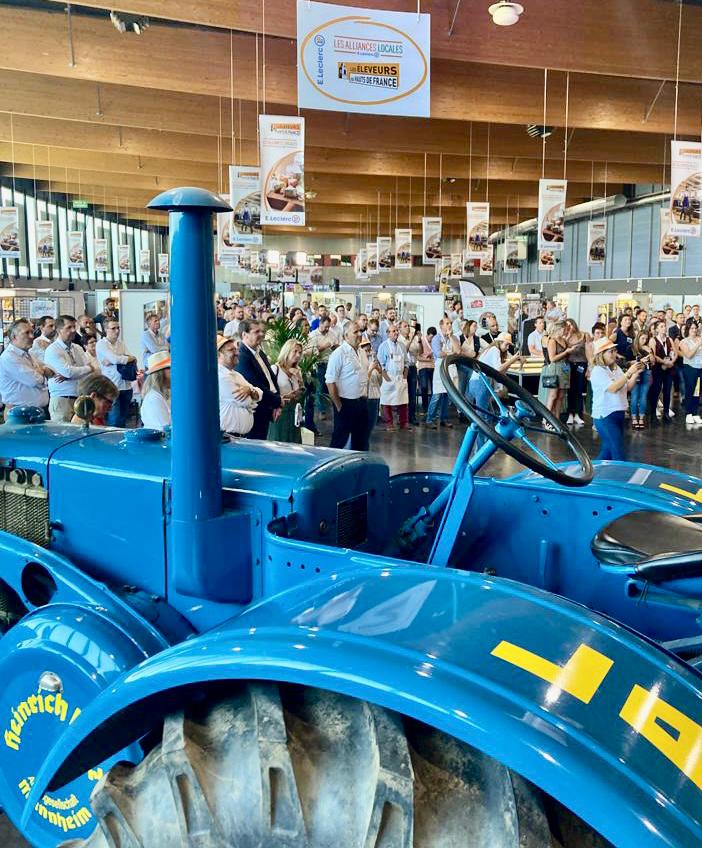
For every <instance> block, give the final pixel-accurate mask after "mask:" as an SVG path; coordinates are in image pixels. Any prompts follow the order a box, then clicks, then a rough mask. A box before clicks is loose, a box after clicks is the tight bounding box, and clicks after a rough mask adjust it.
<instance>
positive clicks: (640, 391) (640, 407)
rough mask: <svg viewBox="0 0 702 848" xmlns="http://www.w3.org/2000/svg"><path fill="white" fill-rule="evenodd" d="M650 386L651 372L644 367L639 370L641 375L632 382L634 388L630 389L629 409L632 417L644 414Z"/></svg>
mask: <svg viewBox="0 0 702 848" xmlns="http://www.w3.org/2000/svg"><path fill="white" fill-rule="evenodd" d="M650 388H651V372H650V371H649V370H648V369H646V370H645V371H642V372H641V376H640V377H639V379H638V380H637V381H636V383H634V388H633V389H632V390H631V395H630V397H629V401H630V404H631V406H630V409H631V415H632V417H635V418H638V417H643V416H644V415H645V414H646V411H647V407H646V404H647V402H648V391H649V389H650Z"/></svg>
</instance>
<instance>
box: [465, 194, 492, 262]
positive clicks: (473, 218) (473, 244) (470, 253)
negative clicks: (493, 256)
mask: <svg viewBox="0 0 702 848" xmlns="http://www.w3.org/2000/svg"><path fill="white" fill-rule="evenodd" d="M489 226H490V204H489V203H466V234H467V235H466V251H465V252H466V256H467V257H468V258H469V259H480V258H481V257H482V256H483V254H484V253H486V252H487V246H488V229H489Z"/></svg>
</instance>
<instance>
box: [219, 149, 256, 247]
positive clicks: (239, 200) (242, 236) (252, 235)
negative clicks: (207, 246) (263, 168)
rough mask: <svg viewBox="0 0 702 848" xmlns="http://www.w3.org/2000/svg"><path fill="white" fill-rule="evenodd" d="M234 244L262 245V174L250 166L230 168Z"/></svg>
mask: <svg viewBox="0 0 702 848" xmlns="http://www.w3.org/2000/svg"><path fill="white" fill-rule="evenodd" d="M229 197H230V204H231V207H232V213H231V232H229V233H228V235H227V237H228V238H229V239H231V242H232V244H261V243H262V242H263V230H262V229H261V172H260V170H259V169H258V167H253V166H249V165H230V166H229Z"/></svg>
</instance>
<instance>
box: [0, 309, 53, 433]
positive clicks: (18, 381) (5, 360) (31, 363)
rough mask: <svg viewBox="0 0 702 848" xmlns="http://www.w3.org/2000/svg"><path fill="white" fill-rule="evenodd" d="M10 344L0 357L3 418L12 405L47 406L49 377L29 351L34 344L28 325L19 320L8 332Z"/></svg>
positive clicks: (47, 369)
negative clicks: (3, 404) (47, 380)
mask: <svg viewBox="0 0 702 848" xmlns="http://www.w3.org/2000/svg"><path fill="white" fill-rule="evenodd" d="M9 338H10V343H9V344H8V345H7V346H6V348H5V350H4V351H3V353H2V356H0V396H2V399H3V402H4V403H5V416H7V413H8V412H9V411H10V409H12V407H13V406H39V407H41V408H42V409H46V407H47V406H48V405H49V390H48V388H47V385H46V378H47V376H48V375H51V374H53V371H51V369H49V368H47V367H46V366H45V365H43V364H42V363H41V362H39V361H37V360H36V359H34V357H33V356H32V355H31V353H30V352H29V349H30V348H31V347H32V343H33V341H34V332H33V330H32V324H31V322H30V321H28V320H27V319H26V318H19V319H18V320H17V321H15V322H14V323H13V324H12V325H11V326H10V330H9Z"/></svg>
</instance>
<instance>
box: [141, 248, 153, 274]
mask: <svg viewBox="0 0 702 848" xmlns="http://www.w3.org/2000/svg"><path fill="white" fill-rule="evenodd" d="M139 273H140V274H150V273H151V251H150V250H149V249H148V248H144V250H140V251H139Z"/></svg>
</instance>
